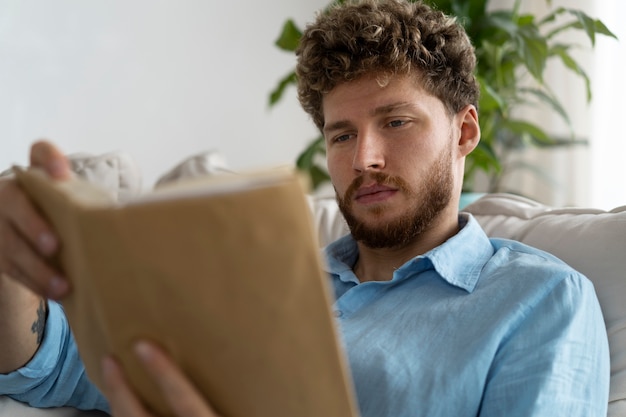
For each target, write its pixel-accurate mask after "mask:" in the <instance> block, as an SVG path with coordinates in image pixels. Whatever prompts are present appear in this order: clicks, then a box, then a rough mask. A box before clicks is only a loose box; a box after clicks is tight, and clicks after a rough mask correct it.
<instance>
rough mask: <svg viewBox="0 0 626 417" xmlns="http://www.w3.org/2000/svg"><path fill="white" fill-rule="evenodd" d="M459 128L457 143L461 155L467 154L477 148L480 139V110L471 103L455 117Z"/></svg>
mask: <svg viewBox="0 0 626 417" xmlns="http://www.w3.org/2000/svg"><path fill="white" fill-rule="evenodd" d="M454 120H455V126H456V127H457V128H458V130H457V141H456V145H457V148H458V150H459V153H460V154H461V156H467V155H468V154H469V153H470V152H472V151H473V150H474V148H476V146H477V145H478V142H479V141H480V125H479V124H478V112H477V111H476V107H474V106H473V105H471V104H468V105H467V106H465V107H463V109H461V111H459V112H458V113H457V114H456V116H455V118H454Z"/></svg>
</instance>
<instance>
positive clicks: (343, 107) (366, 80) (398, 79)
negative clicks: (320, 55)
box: [322, 76, 445, 125]
mask: <svg viewBox="0 0 626 417" xmlns="http://www.w3.org/2000/svg"><path fill="white" fill-rule="evenodd" d="M400 103H403V104H405V105H404V106H398V104H400ZM396 107H406V108H408V107H411V108H413V109H414V110H416V111H423V112H426V113H429V112H436V111H445V106H444V104H443V102H442V101H441V100H439V98H437V97H435V96H434V95H432V94H430V93H429V92H427V91H426V90H425V89H424V88H423V87H422V86H421V85H420V83H419V81H418V80H416V79H415V78H414V77H409V76H394V77H390V78H388V79H387V80H386V82H381V81H380V80H379V79H377V78H376V77H372V76H368V77H362V78H359V79H356V80H354V81H348V82H344V83H341V84H339V85H337V86H336V87H335V88H333V89H332V90H331V91H330V92H329V93H327V94H325V95H324V97H323V99H322V110H323V114H324V121H325V123H324V124H325V125H327V124H328V123H329V122H333V121H336V120H338V119H350V118H352V117H358V116H364V115H372V114H376V113H380V112H379V111H378V110H379V109H384V108H396Z"/></svg>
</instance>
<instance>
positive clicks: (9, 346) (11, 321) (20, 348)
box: [0, 274, 48, 373]
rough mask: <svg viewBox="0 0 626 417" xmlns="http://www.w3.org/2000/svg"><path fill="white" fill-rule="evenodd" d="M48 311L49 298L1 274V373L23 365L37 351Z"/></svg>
mask: <svg viewBox="0 0 626 417" xmlns="http://www.w3.org/2000/svg"><path fill="white" fill-rule="evenodd" d="M47 310H48V308H47V303H46V300H45V299H43V298H41V297H40V296H38V295H36V294H34V293H33V292H32V291H30V290H29V289H28V288H26V287H24V286H22V285H21V284H19V283H17V282H16V281H14V280H13V279H11V278H9V277H8V276H7V275H4V274H0V341H1V343H0V373H9V372H11V371H14V370H15V369H18V368H20V367H21V366H23V365H24V364H26V363H27V362H28V361H29V359H30V358H32V356H33V355H34V354H35V352H36V351H37V348H38V347H39V344H40V343H41V340H42V338H43V333H44V329H45V325H46V316H47Z"/></svg>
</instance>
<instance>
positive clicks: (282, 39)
mask: <svg viewBox="0 0 626 417" xmlns="http://www.w3.org/2000/svg"><path fill="white" fill-rule="evenodd" d="M301 37H302V31H301V30H300V29H298V26H296V24H295V22H294V21H293V20H292V19H287V20H286V21H285V23H284V24H283V29H282V31H281V33H280V36H279V37H278V39H276V41H275V42H274V44H275V45H276V46H278V47H279V48H280V49H282V50H284V51H288V52H293V51H295V50H296V48H297V47H298V42H300V38H301Z"/></svg>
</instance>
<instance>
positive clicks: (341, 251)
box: [325, 213, 493, 292]
mask: <svg viewBox="0 0 626 417" xmlns="http://www.w3.org/2000/svg"><path fill="white" fill-rule="evenodd" d="M459 229H460V230H459V232H458V233H457V234H456V235H454V236H452V237H451V238H450V239H448V240H447V241H446V242H444V243H443V244H442V245H439V246H437V247H436V248H434V249H432V250H430V251H428V252H426V253H425V254H424V255H420V256H416V257H415V258H413V259H411V260H409V261H408V262H406V263H405V264H404V265H402V266H401V267H400V268H398V270H397V271H396V272H395V274H394V280H395V279H396V277H406V276H408V275H409V274H410V273H411V272H419V271H420V270H423V269H424V265H425V262H424V260H428V261H429V262H428V263H427V264H429V265H428V267H429V269H430V267H432V269H434V270H435V271H436V272H437V274H438V275H439V276H440V277H441V278H442V279H443V280H445V281H446V282H448V283H449V284H451V285H454V286H456V287H459V288H462V289H464V290H466V291H467V292H472V291H473V290H474V288H475V287H476V284H477V283H478V280H479V278H480V273H481V271H482V269H483V267H484V265H485V264H486V263H487V261H488V260H489V259H490V258H491V256H492V255H493V247H492V246H491V242H490V241H489V238H488V237H487V235H486V234H485V232H484V231H483V230H482V228H481V227H480V225H479V224H478V222H477V221H476V219H474V217H473V216H472V215H471V214H469V213H460V214H459ZM325 253H326V259H327V271H328V272H329V273H331V274H334V275H336V276H337V277H338V278H339V279H340V280H342V281H345V282H355V283H358V282H359V281H358V279H357V277H356V276H355V275H354V272H353V271H352V266H353V265H354V263H355V262H356V260H357V258H358V253H359V251H358V247H357V245H356V242H355V241H354V239H352V236H350V235H347V236H344V237H342V238H340V239H339V240H336V241H335V242H333V243H331V244H330V245H328V246H327V247H326V248H325Z"/></svg>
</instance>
